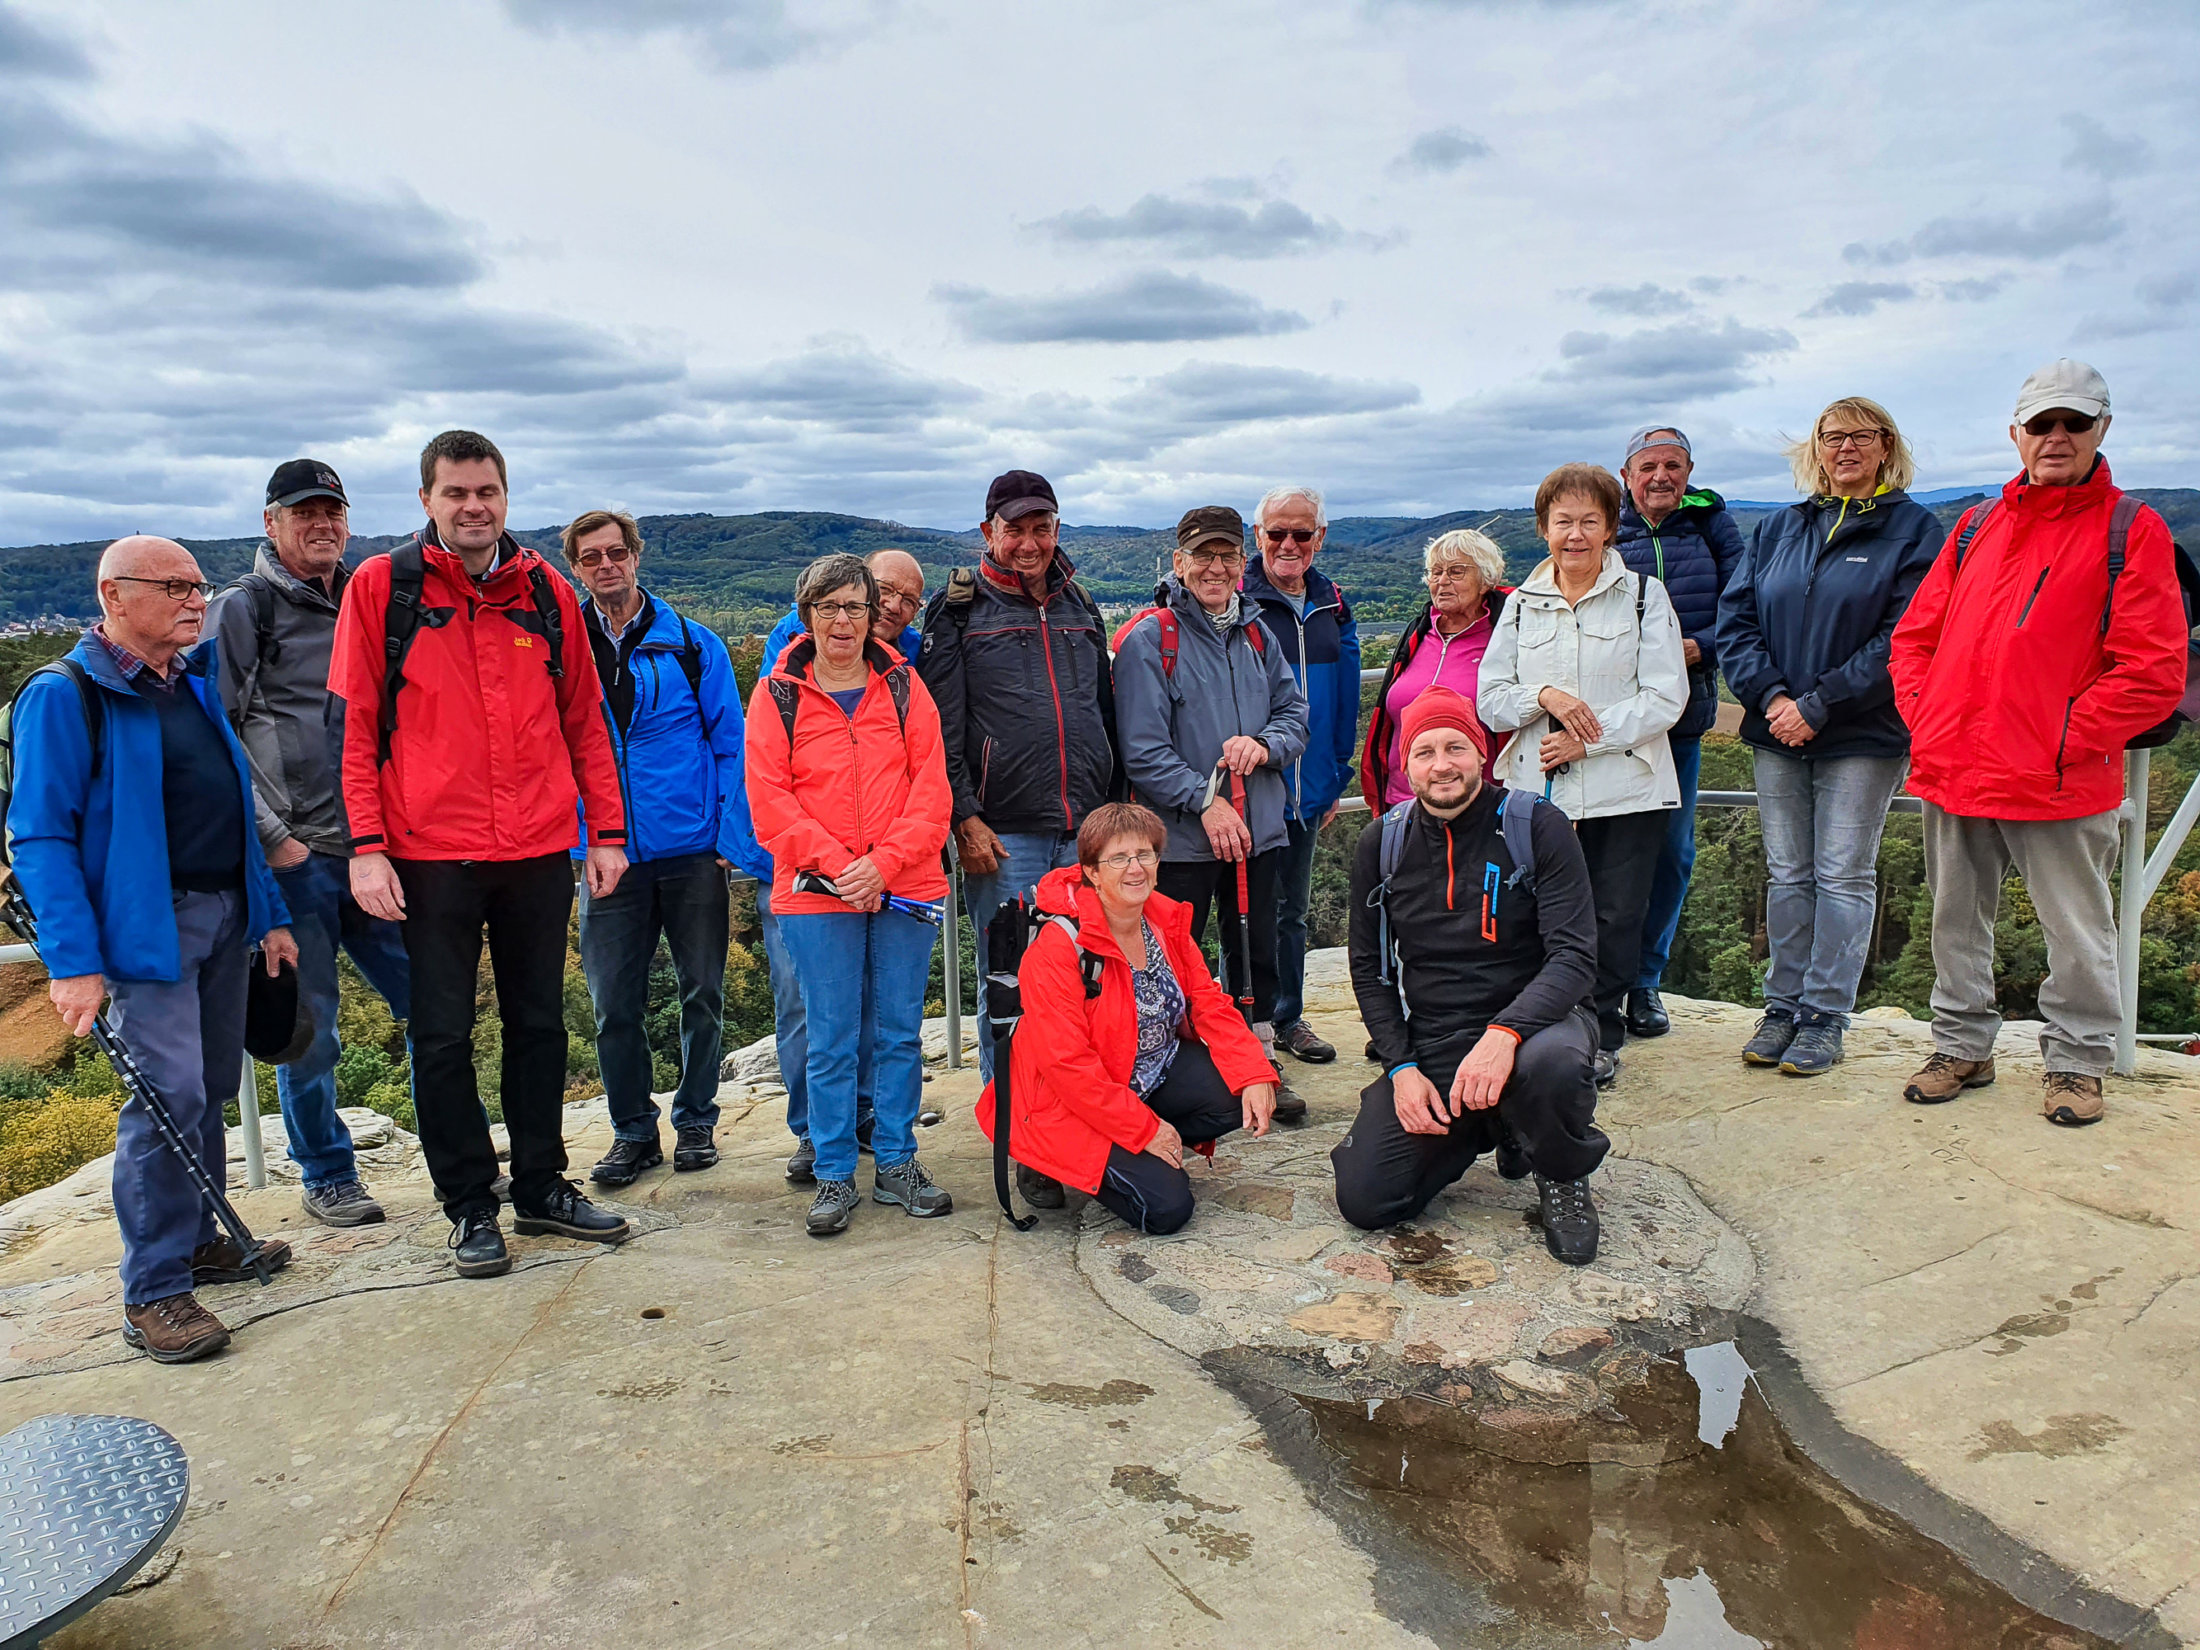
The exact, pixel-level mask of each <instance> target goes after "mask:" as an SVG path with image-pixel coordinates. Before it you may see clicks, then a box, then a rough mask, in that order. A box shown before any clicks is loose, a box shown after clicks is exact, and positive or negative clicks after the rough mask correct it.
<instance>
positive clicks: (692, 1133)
mask: <svg viewBox="0 0 2200 1650" xmlns="http://www.w3.org/2000/svg"><path fill="white" fill-rule="evenodd" d="M717 1134H718V1131H717V1130H716V1129H714V1128H712V1127H711V1126H710V1125H709V1124H707V1123H690V1124H689V1125H688V1126H687V1127H686V1128H684V1129H682V1130H680V1132H679V1138H678V1139H677V1140H676V1141H675V1142H674V1144H673V1147H672V1172H673V1173H674V1174H693V1173H694V1172H695V1171H696V1170H697V1169H707V1168H709V1167H710V1166H711V1165H712V1164H713V1163H715V1162H717V1161H718V1141H717Z"/></svg>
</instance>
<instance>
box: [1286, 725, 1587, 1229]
mask: <svg viewBox="0 0 2200 1650" xmlns="http://www.w3.org/2000/svg"><path fill="white" fill-rule="evenodd" d="M1401 733H1402V737H1403V743H1404V748H1405V755H1406V777H1407V779H1408V781H1409V782H1410V783H1411V785H1412V787H1413V799H1412V800H1411V801H1409V802H1402V803H1400V804H1398V805H1397V806H1396V807H1395V808H1393V809H1392V810H1391V811H1390V813H1389V814H1387V815H1385V816H1384V817H1383V818H1382V819H1381V820H1379V821H1376V822H1373V823H1371V824H1370V825H1369V826H1368V828H1367V829H1366V830H1364V831H1362V832H1361V833H1360V845H1359V852H1358V854H1357V855H1356V856H1355V858H1354V860H1353V864H1352V988H1353V991H1354V993H1355V994H1356V995H1357V996H1358V998H1359V1001H1360V1018H1361V1020H1362V1021H1364V1022H1365V1023H1366V1026H1367V1033H1368V1036H1369V1037H1370V1038H1372V1039H1373V1042H1374V1047H1375V1052H1376V1055H1377V1057H1378V1058H1379V1059H1380V1060H1381V1062H1382V1067H1383V1073H1384V1075H1383V1076H1382V1078H1381V1079H1380V1080H1379V1081H1378V1082H1376V1083H1374V1084H1373V1085H1371V1086H1370V1087H1369V1088H1367V1089H1366V1090H1364V1091H1363V1092H1362V1093H1361V1095H1360V1115H1359V1117H1358V1118H1357V1119H1356V1120H1355V1121H1354V1122H1353V1125H1352V1131H1351V1132H1350V1133H1349V1134H1347V1135H1346V1136H1345V1137H1344V1139H1343V1140H1342V1141H1340V1142H1339V1143H1338V1145H1337V1149H1336V1150H1335V1151H1334V1152H1332V1153H1331V1154H1330V1160H1331V1161H1332V1162H1333V1163H1334V1164H1335V1165H1336V1170H1337V1207H1338V1209H1339V1210H1341V1211H1342V1212H1343V1214H1344V1217H1345V1219H1347V1220H1349V1221H1351V1222H1352V1224H1353V1225H1355V1226H1361V1227H1367V1228H1374V1227H1378V1226H1390V1225H1394V1224H1396V1223H1397V1222H1399V1221H1402V1220H1410V1219H1412V1218H1413V1217H1414V1216H1415V1215H1418V1214H1419V1213H1420V1212H1421V1211H1422V1210H1423V1209H1425V1208H1427V1207H1428V1205H1429V1204H1430V1203H1431V1202H1432V1201H1433V1200H1434V1199H1435V1197H1436V1194H1437V1193H1438V1192H1440V1191H1442V1190H1443V1189H1444V1188H1445V1187H1446V1186H1449V1185H1450V1184H1451V1183H1452V1182H1453V1181H1455V1180H1457V1179H1458V1178H1459V1177H1460V1176H1461V1175H1463V1174H1465V1173H1466V1172H1467V1169H1468V1168H1469V1167H1470V1166H1471V1165H1472V1164H1473V1162H1474V1160H1475V1159H1476V1158H1477V1157H1479V1156H1481V1154H1482V1153H1484V1152H1488V1151H1494V1152H1496V1153H1497V1156H1498V1164H1499V1169H1500V1172H1502V1173H1504V1174H1506V1176H1507V1178H1513V1179H1516V1178H1518V1177H1519V1176H1520V1175H1521V1174H1524V1173H1527V1172H1529V1171H1530V1170H1531V1169H1532V1170H1533V1172H1534V1174H1535V1182H1536V1187H1537V1189H1538V1190H1539V1191H1540V1192H1541V1194H1542V1199H1543V1241H1544V1242H1545V1243H1546V1244H1547V1245H1548V1246H1549V1248H1550V1251H1551V1253H1552V1255H1553V1256H1555V1257H1556V1258H1557V1259H1559V1260H1562V1261H1564V1262H1566V1263H1567V1264H1568V1265H1571V1266H1585V1265H1587V1264H1588V1263H1589V1262H1590V1261H1592V1260H1594V1259H1595V1258H1596V1252H1597V1213H1596V1204H1595V1203H1594V1202H1593V1201H1592V1200H1591V1199H1590V1196H1589V1184H1588V1176H1589V1174H1590V1172H1591V1171H1592V1170H1594V1169H1595V1168H1596V1166H1597V1165H1598V1164H1599V1163H1601V1162H1603V1161H1604V1154H1605V1152H1606V1151H1607V1150H1608V1149H1609V1148H1610V1146H1611V1142H1610V1141H1608V1140H1606V1139H1605V1137H1604V1134H1603V1131H1602V1130H1600V1129H1599V1128H1598V1127H1597V1126H1596V1084H1595V1081H1594V1078H1593V1068H1594V1061H1595V1056H1596V1048H1597V1028H1596V1019H1595V1016H1594V1015H1593V1014H1592V1013H1591V1012H1590V1010H1589V1009H1588V1007H1587V1006H1586V1004H1587V1002H1588V998H1589V995H1590V992H1591V991H1592V990H1593V989H1594V987H1595V984H1596V959H1597V936H1596V911H1595V908H1594V905H1593V902H1592V898H1591V895H1590V892H1589V872H1588V867H1587V865H1586V864H1585V863H1584V861H1583V860H1582V857H1581V848H1580V845H1579V844H1578V843H1576V842H1575V840H1574V833H1573V829H1572V827H1571V826H1570V825H1569V824H1568V823H1567V820H1566V816H1565V815H1564V814H1563V813H1561V812H1560V811H1559V810H1558V809H1557V808H1555V807H1553V806H1551V805H1550V804H1549V803H1547V802H1543V801H1540V800H1538V799H1536V798H1533V797H1531V796H1528V795H1525V794H1514V793H1508V792H1507V791H1506V790H1505V789H1504V788H1503V787H1501V786H1496V785H1485V784H1483V782H1482V763H1483V760H1484V756H1485V754H1486V753H1485V751H1484V750H1483V747H1482V741H1483V740H1484V739H1485V738H1486V737H1487V736H1486V735H1485V734H1484V733H1483V732H1482V725H1481V723H1480V722H1479V721H1477V720H1476V718H1475V714H1474V707H1473V706H1472V705H1471V704H1469V703H1468V702H1467V701H1466V700H1465V699H1464V698H1462V697H1461V696H1460V695H1458V694H1456V693H1454V692H1452V691H1451V690H1450V689H1448V688H1431V689H1430V690H1429V691H1428V692H1426V693H1424V694H1422V695H1421V697H1420V698H1418V699H1416V700H1415V701H1414V702H1413V704H1412V707H1411V708H1410V709H1408V710H1407V712H1406V714H1405V718H1404V722H1403V726H1402V729H1401ZM1508 816H1511V817H1508ZM1386 836H1387V837H1389V838H1390V840H1391V844H1392V851H1391V852H1390V853H1389V854H1387V855H1386V853H1385V852H1384V846H1383V844H1384V839H1385V837H1386ZM1386 859H1387V860H1388V861H1389V863H1388V864H1387V865H1386V863H1385V861H1386ZM1386 871H1387V873H1388V874H1387V876H1386V874H1385V873H1386ZM1386 919H1387V920H1386Z"/></svg>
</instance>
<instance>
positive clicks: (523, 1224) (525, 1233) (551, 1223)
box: [512, 1215, 634, 1243]
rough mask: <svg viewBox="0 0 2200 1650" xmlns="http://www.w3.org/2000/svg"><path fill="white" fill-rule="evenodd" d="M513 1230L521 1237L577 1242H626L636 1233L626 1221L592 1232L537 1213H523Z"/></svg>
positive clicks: (515, 1221) (513, 1225)
mask: <svg viewBox="0 0 2200 1650" xmlns="http://www.w3.org/2000/svg"><path fill="white" fill-rule="evenodd" d="M512 1230H513V1231H515V1232H517V1233H518V1234H519V1235H520V1236H521V1237H561V1238H571V1239H572V1240H573V1241H574V1242H575V1243H624V1242H625V1241H626V1240H627V1239H628V1238H630V1237H632V1236H633V1235H634V1228H633V1227H632V1226H631V1225H629V1224H627V1223H626V1222H624V1221H621V1222H620V1223H619V1224H618V1225H617V1226H615V1227H613V1228H611V1230H609V1231H606V1232H591V1231H587V1230H585V1229H583V1228H581V1227H579V1226H568V1225H566V1224H565V1223H564V1222H563V1221H560V1220H544V1219H542V1218H540V1217H539V1216H535V1215H521V1216H519V1217H518V1218H517V1219H515V1220H514V1221H513V1222H512Z"/></svg>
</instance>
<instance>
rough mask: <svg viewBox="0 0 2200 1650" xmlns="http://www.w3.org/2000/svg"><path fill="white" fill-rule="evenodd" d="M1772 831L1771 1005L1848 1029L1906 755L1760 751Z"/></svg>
mask: <svg viewBox="0 0 2200 1650" xmlns="http://www.w3.org/2000/svg"><path fill="white" fill-rule="evenodd" d="M1754 754H1755V756H1756V759H1757V812H1758V814H1759V816H1760V817H1761V819H1762V821H1763V824H1764V833H1765V878H1766V881H1767V884H1768V886H1767V887H1766V889H1765V937H1766V939H1767V940H1768V941H1769V942H1770V944H1771V949H1772V971H1771V972H1770V973H1769V974H1767V975H1766V976H1765V1007H1767V1008H1777V1009H1781V1010H1784V1011H1785V1012H1787V1013H1789V1014H1800V1013H1802V1012H1804V1011H1810V1012H1813V1013H1818V1014H1824V1015H1829V1016H1831V1017H1832V1019H1833V1020H1834V1022H1835V1023H1836V1024H1839V1025H1843V1026H1845V1025H1847V1024H1848V1013H1849V1010H1850V1009H1852V1008H1854V1007H1855V1006H1856V986H1857V982H1858V981H1859V980H1861V979H1862V978H1863V977H1864V962H1865V958H1866V956H1867V955H1868V953H1869V951H1870V947H1871V937H1872V917H1873V914H1874V913H1875V912H1876V911H1877V910H1878V906H1879V838H1880V835H1881V833H1882V832H1884V831H1885V830H1886V828H1887V803H1888V801H1889V800H1890V799H1891V798H1892V797H1893V796H1894V793H1895V792H1896V791H1898V790H1900V789H1901V788H1902V780H1903V776H1904V775H1905V774H1907V773H1908V772H1909V771H1910V760H1909V758H1908V757H1906V756H1837V757H1829V758H1827V759H1826V760H1824V761H1818V762H1814V761H1810V760H1808V759H1806V758H1804V757H1799V756H1782V755H1780V754H1779V753H1778V752H1776V751H1765V750H1760V751H1757V752H1755V753H1754Z"/></svg>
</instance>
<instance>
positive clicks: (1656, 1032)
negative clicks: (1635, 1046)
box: [1627, 1020, 1673, 1037]
mask: <svg viewBox="0 0 2200 1650" xmlns="http://www.w3.org/2000/svg"><path fill="white" fill-rule="evenodd" d="M1672 1029H1673V1023H1672V1021H1670V1020H1668V1021H1667V1022H1666V1023H1665V1024H1664V1025H1662V1026H1638V1025H1637V1024H1635V1022H1634V1021H1632V1020H1629V1021H1628V1022H1627V1035H1628V1036H1630V1037H1663V1036H1664V1035H1665V1034H1666V1033H1667V1032H1668V1031H1671V1030H1672Z"/></svg>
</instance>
